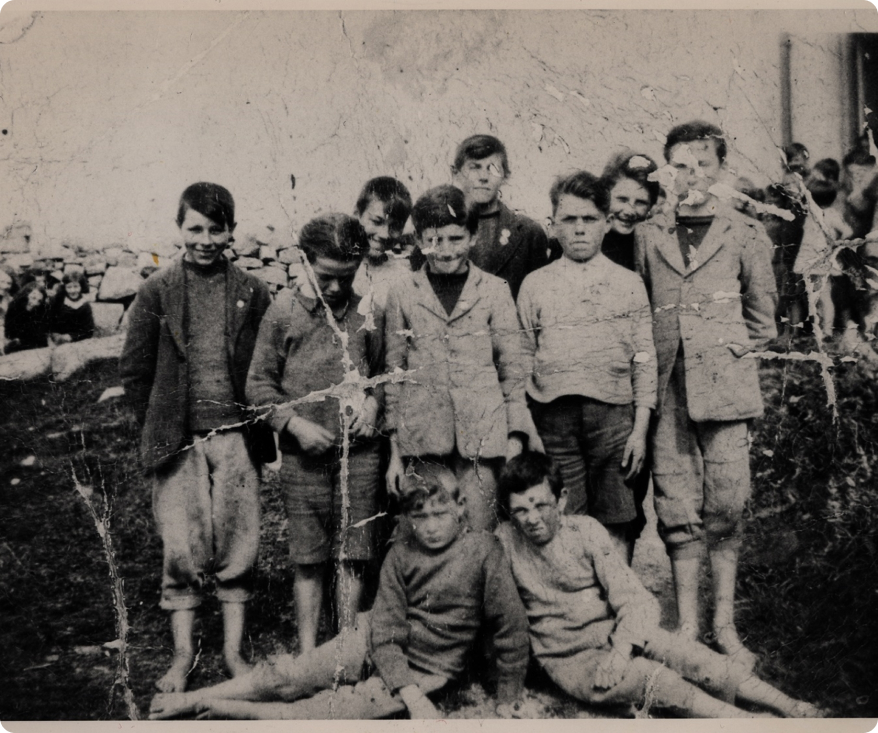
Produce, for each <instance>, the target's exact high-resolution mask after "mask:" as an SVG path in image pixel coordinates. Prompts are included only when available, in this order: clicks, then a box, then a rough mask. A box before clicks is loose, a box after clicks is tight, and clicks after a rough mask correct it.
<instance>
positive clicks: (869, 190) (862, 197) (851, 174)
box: [842, 148, 878, 239]
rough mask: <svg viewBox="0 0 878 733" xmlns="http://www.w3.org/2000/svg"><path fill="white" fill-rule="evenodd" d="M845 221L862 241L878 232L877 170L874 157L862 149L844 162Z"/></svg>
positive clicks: (854, 235)
mask: <svg viewBox="0 0 878 733" xmlns="http://www.w3.org/2000/svg"><path fill="white" fill-rule="evenodd" d="M842 168H843V173H844V175H843V181H842V191H843V194H844V197H843V199H842V201H843V204H844V217H845V221H847V223H848V224H849V225H850V227H851V229H853V232H854V233H853V237H854V238H855V239H861V238H862V237H865V236H866V235H867V234H868V233H869V232H870V231H872V230H873V229H878V207H876V203H878V167H876V165H875V156H874V155H870V154H869V152H868V151H865V150H863V149H862V148H855V149H854V150H851V151H850V152H849V153H848V154H847V155H845V156H844V159H843V160H842Z"/></svg>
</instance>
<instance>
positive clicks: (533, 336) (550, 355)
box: [518, 171, 656, 561]
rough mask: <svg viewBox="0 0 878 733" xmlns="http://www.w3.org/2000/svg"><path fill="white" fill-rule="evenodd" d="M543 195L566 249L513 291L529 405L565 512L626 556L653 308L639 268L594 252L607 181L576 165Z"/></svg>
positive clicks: (652, 368)
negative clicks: (565, 497)
mask: <svg viewBox="0 0 878 733" xmlns="http://www.w3.org/2000/svg"><path fill="white" fill-rule="evenodd" d="M549 196H550V198H551V201H552V233H553V235H554V236H555V238H556V239H557V240H558V242H559V244H560V245H561V248H562V250H563V252H564V256H563V257H562V258H561V259H560V260H557V261H555V262H553V263H551V264H550V265H547V266H546V267H544V268H542V269H540V270H537V271H536V272H534V273H531V274H530V275H528V276H527V277H526V278H525V280H524V284H523V285H522V287H521V292H520V293H519V296H518V315H519V319H520V321H521V325H522V328H523V329H524V334H525V344H526V348H525V354H526V355H527V357H528V358H529V360H530V365H531V367H530V370H529V380H528V385H527V393H528V396H529V397H530V399H531V402H530V405H531V412H532V414H533V418H534V422H535V424H536V428H537V431H538V432H539V434H540V438H541V439H542V441H543V445H544V446H545V449H546V452H547V453H548V454H549V455H550V456H552V457H553V458H554V459H555V461H556V462H557V463H558V465H559V466H560V469H561V472H562V474H563V476H564V483H565V485H566V486H567V487H569V489H570V493H571V502H570V511H571V513H576V514H590V515H591V516H593V517H595V518H596V519H597V520H598V521H600V522H601V523H602V524H603V525H604V526H606V527H607V529H608V531H609V532H610V534H611V535H612V537H613V539H614V541H615V542H616V544H617V545H618V546H619V549H620V551H621V553H622V555H623V556H624V557H626V559H628V560H629V561H630V558H631V554H632V550H633V546H634V539H635V538H636V535H637V534H639V531H640V529H641V528H642V527H640V526H635V525H636V524H637V517H638V511H637V506H636V503H637V502H636V500H635V495H634V485H635V481H636V478H637V476H638V474H639V473H640V472H641V470H642V469H643V464H644V459H645V457H646V434H647V430H648V428H649V419H650V415H651V413H652V409H653V408H654V407H655V392H656V359H655V347H654V346H653V343H652V313H651V310H650V307H649V300H648V299H647V297H646V289H645V288H644V287H643V281H642V280H641V279H640V276H639V275H637V274H636V273H634V272H632V271H631V270H628V269H626V268H625V267H622V266H621V265H618V264H616V263H614V262H612V261H611V260H610V259H609V258H608V257H606V256H605V255H604V254H602V253H601V245H602V243H603V242H604V237H605V235H606V234H607V232H608V231H609V229H610V226H611V224H610V221H609V218H608V212H609V207H610V197H609V191H608V190H607V186H606V183H605V182H604V181H602V180H598V179H597V178H596V177H595V176H593V175H592V174H590V173H587V172H585V171H580V172H578V173H573V174H571V175H569V176H566V177H563V178H559V179H558V180H557V181H555V183H554V185H553V186H552V190H551V192H550V194H549ZM641 501H642V498H641Z"/></svg>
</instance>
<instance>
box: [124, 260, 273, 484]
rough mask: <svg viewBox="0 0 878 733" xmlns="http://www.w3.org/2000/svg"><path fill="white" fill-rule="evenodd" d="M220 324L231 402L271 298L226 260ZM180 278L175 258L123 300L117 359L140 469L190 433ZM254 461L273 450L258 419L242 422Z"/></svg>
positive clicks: (153, 464) (155, 463) (158, 461)
mask: <svg viewBox="0 0 878 733" xmlns="http://www.w3.org/2000/svg"><path fill="white" fill-rule="evenodd" d="M227 268H228V269H227V278H226V306H225V307H226V327H225V343H224V344H223V347H222V348H224V349H225V350H226V352H227V355H228V364H229V372H230V376H231V380H232V387H233V388H234V392H235V400H236V401H237V402H238V403H240V404H241V405H244V404H246V399H245V385H246V381H247V370H248V369H249V367H250V359H251V357H252V356H253V348H254V346H255V344H256V335H257V333H258V331H259V323H260V321H261V320H262V316H263V315H264V314H265V311H266V310H267V309H268V306H269V304H270V303H271V296H270V295H269V293H268V288H267V287H266V285H265V283H263V282H262V281H261V280H259V279H257V278H256V277H254V276H252V275H249V274H247V273H245V272H243V271H242V270H240V269H239V268H237V267H235V266H234V265H232V264H231V263H229V264H228V265H227ZM185 307H186V278H185V273H184V271H183V263H182V261H177V262H174V263H173V264H171V265H169V266H168V267H167V268H164V269H161V270H158V271H156V272H155V273H153V274H152V275H151V276H150V277H149V278H148V279H147V280H146V282H144V283H143V285H141V287H140V290H139V291H138V293H137V297H136V298H135V299H134V303H133V304H132V306H131V312H130V316H129V322H128V333H127V336H126V338H125V346H124V348H123V350H122V356H121V357H120V359H119V370H120V373H121V376H122V384H123V385H124V387H125V393H126V396H127V398H128V400H129V401H130V403H131V404H132V405H133V407H134V411H135V415H136V417H137V419H138V421H139V422H140V423H141V425H142V427H143V432H142V436H141V444H140V454H141V460H142V462H143V467H144V469H145V470H146V472H147V473H149V472H151V471H155V470H156V469H157V468H160V467H161V466H162V465H164V464H165V463H166V462H167V461H168V460H169V459H170V458H171V457H173V456H174V455H175V454H176V453H177V452H178V451H179V450H180V449H181V448H183V447H184V446H185V444H186V442H187V440H189V439H190V437H191V436H190V435H189V433H188V428H187V414H188V403H187V400H188V396H189V370H188V366H187V347H186V342H187V338H186V335H185V329H184V318H185ZM243 430H244V433H245V437H246V438H247V440H248V445H249V447H250V450H251V455H253V457H254V460H256V461H260V460H261V461H266V462H269V461H271V460H273V456H274V438H273V436H272V435H271V429H270V428H269V427H268V425H266V424H265V423H264V422H258V423H255V424H248V425H245V426H244V427H243Z"/></svg>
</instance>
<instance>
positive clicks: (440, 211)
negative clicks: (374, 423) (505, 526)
mask: <svg viewBox="0 0 878 733" xmlns="http://www.w3.org/2000/svg"><path fill="white" fill-rule="evenodd" d="M412 219H413V221H414V225H415V232H416V234H417V237H418V239H419V242H420V247H421V249H422V251H423V252H424V253H425V254H426V256H427V263H426V264H425V265H424V267H423V268H422V269H420V270H418V271H416V272H412V273H410V274H409V275H408V276H407V277H401V278H399V280H397V281H396V282H395V283H394V285H393V287H392V288H391V290H390V296H389V298H388V305H387V325H386V341H387V359H386V362H387V371H388V373H391V374H392V373H393V372H394V371H396V370H408V373H409V374H408V376H406V377H405V378H403V379H401V380H400V381H399V382H398V383H395V384H391V383H389V384H388V385H387V426H388V430H389V432H390V446H391V448H390V463H389V467H388V471H387V484H388V491H389V492H390V493H391V494H394V495H396V494H398V493H399V481H400V480H401V479H402V477H403V475H404V473H405V470H406V466H405V464H404V460H406V461H408V462H409V463H410V464H411V462H412V460H413V459H415V458H421V459H426V458H428V457H430V458H429V459H430V460H432V461H433V462H435V463H440V464H442V465H445V466H447V467H449V468H451V470H452V471H454V473H455V475H456V476H457V480H458V483H459V484H460V490H461V493H462V494H463V496H465V497H466V501H467V511H468V514H469V521H470V523H471V526H472V527H473V529H486V528H489V527H493V526H494V524H495V523H496V517H495V513H494V495H495V492H496V480H497V479H496V477H497V473H498V472H499V470H500V467H501V466H502V463H503V460H504V459H505V458H509V457H511V456H513V455H516V454H517V453H518V452H519V451H521V449H522V447H523V445H524V441H525V440H526V439H530V440H531V441H535V440H538V438H537V437H536V430H535V428H534V426H533V421H532V420H531V416H530V413H529V412H528V410H527V406H526V405H525V401H524V381H525V374H524V364H523V357H522V336H521V333H520V332H519V327H518V320H517V318H516V317H515V304H514V303H513V301H512V295H511V294H510V292H509V288H508V287H507V286H506V284H505V283H504V282H503V281H502V280H500V279H499V278H497V277H494V276H493V275H489V274H488V273H486V272H483V271H482V270H480V269H479V268H478V267H476V266H475V265H473V264H472V263H471V262H470V261H469V252H470V249H471V247H472V244H473V237H474V235H475V232H476V227H477V225H478V217H477V214H476V212H475V211H473V210H471V209H470V210H468V209H467V208H466V205H465V202H464V196H463V193H462V192H461V191H460V190H459V189H457V188H454V187H453V186H438V187H437V188H433V189H430V190H429V191H428V192H427V193H425V194H424V195H423V196H421V198H420V199H418V202H417V203H416V204H415V207H414V209H413V211H412ZM532 444H533V443H532Z"/></svg>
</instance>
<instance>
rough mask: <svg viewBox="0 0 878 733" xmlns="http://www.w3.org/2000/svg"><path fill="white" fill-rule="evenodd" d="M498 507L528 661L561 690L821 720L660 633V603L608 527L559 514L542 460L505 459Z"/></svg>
mask: <svg viewBox="0 0 878 733" xmlns="http://www.w3.org/2000/svg"><path fill="white" fill-rule="evenodd" d="M498 501H499V503H500V504H501V506H502V507H503V508H504V509H505V510H506V511H508V514H509V516H510V517H511V519H512V521H511V522H509V523H504V524H502V525H500V527H499V528H498V529H497V532H496V534H497V535H498V536H499V537H500V541H501V542H502V543H503V547H504V549H505V550H506V554H507V557H508V558H509V561H510V564H511V567H512V575H513V577H514V578H515V583H516V585H517V586H518V591H519V593H520V594H521V598H522V600H523V601H524V605H525V610H526V611H527V616H528V621H529V623H530V639H531V648H532V650H533V654H534V657H535V658H536V660H537V662H539V664H540V665H541V666H542V667H543V669H544V670H545V671H546V672H547V673H548V675H549V677H551V678H552V680H554V681H555V682H556V683H557V684H558V686H559V687H561V689H563V690H564V691H565V692H567V693H569V694H570V695H573V696H574V697H576V698H578V699H580V700H583V701H584V702H588V703H593V704H601V705H604V704H607V705H619V704H627V703H640V704H644V703H647V702H648V701H649V700H651V701H652V703H653V704H655V705H657V706H658V707H661V708H669V709H670V710H673V711H675V712H676V713H678V714H681V715H683V716H687V717H693V718H746V717H756V716H755V715H753V714H751V713H748V712H746V711H744V710H742V709H740V708H737V707H735V706H734V702H735V700H736V699H738V700H741V701H746V702H749V703H755V704H757V705H760V706H762V707H765V708H768V709H769V710H771V711H772V712H775V713H777V714H779V715H782V716H787V717H810V716H817V715H819V711H818V710H817V709H816V708H814V707H813V706H812V705H808V704H807V703H803V702H798V701H796V700H793V699H792V698H789V697H787V696H786V695H784V694H783V693H782V692H780V691H779V690H776V689H775V688H773V687H772V686H771V685H769V684H768V683H767V682H763V681H762V680H760V679H758V678H757V677H756V676H755V675H754V674H753V673H752V672H751V671H750V670H749V668H748V667H747V666H745V665H742V664H739V663H736V662H734V661H732V660H731V659H729V658H728V657H725V656H723V655H721V654H717V653H716V652H713V651H711V650H710V649H708V648H707V647H706V646H704V645H702V644H700V643H698V642H696V641H692V640H690V639H688V638H685V637H683V636H681V635H679V634H671V633H669V632H667V631H664V630H662V629H660V628H659V625H658V620H659V608H658V603H657V602H656V600H655V598H653V596H652V595H651V594H650V593H649V592H648V591H647V590H646V588H644V587H643V585H642V584H641V583H640V581H639V580H638V579H637V576H636V575H635V574H634V572H633V571H632V570H631V569H630V568H628V567H627V566H626V565H625V563H624V562H623V561H622V559H621V558H620V557H619V554H618V552H616V551H615V549H614V548H613V545H612V543H611V541H610V537H609V536H608V535H607V532H606V530H605V529H604V528H603V527H602V526H601V525H600V524H599V523H598V522H597V521H595V520H594V519H592V518H591V517H583V516H569V515H565V514H564V504H565V503H566V501H567V490H566V489H564V488H563V487H562V484H561V481H560V476H559V475H558V473H557V472H556V471H555V469H554V467H553V465H552V462H551V459H549V458H548V457H547V456H544V455H542V454H540V453H533V452H529V451H528V452H525V453H522V454H521V455H519V456H518V457H516V458H513V459H512V460H511V461H509V463H507V465H506V468H505V469H504V472H503V476H502V478H501V481H500V488H499V492H498ZM684 678H685V679H684ZM692 683H695V684H692ZM696 684H697V685H699V686H700V687H704V688H705V689H706V690H707V691H708V692H709V693H710V694H708V693H707V692H703V691H702V690H701V689H700V688H699V687H696V686H695V685H696Z"/></svg>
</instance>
